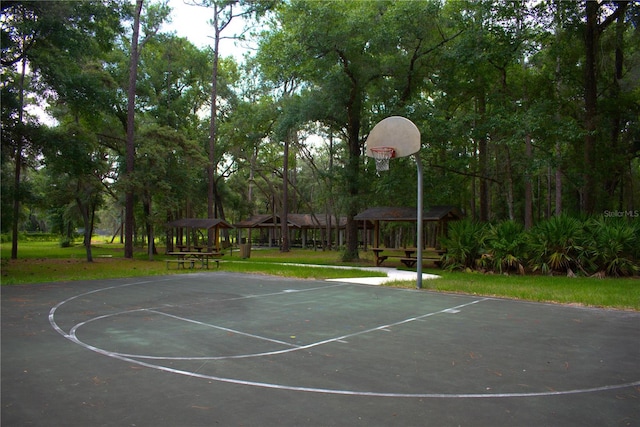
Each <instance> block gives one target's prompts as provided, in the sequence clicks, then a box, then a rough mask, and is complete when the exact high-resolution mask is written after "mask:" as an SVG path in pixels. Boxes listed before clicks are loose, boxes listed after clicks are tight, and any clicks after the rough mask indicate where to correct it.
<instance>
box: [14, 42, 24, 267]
mask: <svg viewBox="0 0 640 427" xmlns="http://www.w3.org/2000/svg"><path fill="white" fill-rule="evenodd" d="M22 44H23V46H24V45H25V44H26V40H25V39H24V37H23V39H22ZM26 74H27V58H26V57H24V58H22V64H21V67H20V88H19V95H18V96H19V99H20V100H19V104H20V105H19V107H18V122H19V123H20V124H21V125H22V124H23V123H22V122H23V120H24V80H25V75H26ZM22 132H23V131H22V130H20V132H19V133H18V140H17V141H16V155H15V158H16V170H15V171H14V182H13V224H12V228H11V259H17V258H18V225H19V224H20V199H21V194H20V192H21V190H20V174H21V172H22V149H23V146H24V135H23V133H22Z"/></svg>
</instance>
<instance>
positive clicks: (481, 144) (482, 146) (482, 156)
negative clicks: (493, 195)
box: [477, 89, 489, 221]
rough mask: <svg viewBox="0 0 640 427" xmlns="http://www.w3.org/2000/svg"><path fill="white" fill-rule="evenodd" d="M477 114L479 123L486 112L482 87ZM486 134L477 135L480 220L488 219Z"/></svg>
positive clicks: (485, 100)
mask: <svg viewBox="0 0 640 427" xmlns="http://www.w3.org/2000/svg"><path fill="white" fill-rule="evenodd" d="M477 101H478V104H477V108H478V116H479V118H480V123H483V122H484V120H485V115H486V113H487V99H486V97H485V93H484V89H482V93H481V94H480V96H478V100H477ZM488 145H489V142H488V141H487V136H486V135H479V136H478V161H479V167H480V170H479V175H480V221H489V180H488V179H487V178H488V176H489V153H488Z"/></svg>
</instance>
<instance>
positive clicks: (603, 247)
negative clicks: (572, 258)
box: [582, 217, 639, 277]
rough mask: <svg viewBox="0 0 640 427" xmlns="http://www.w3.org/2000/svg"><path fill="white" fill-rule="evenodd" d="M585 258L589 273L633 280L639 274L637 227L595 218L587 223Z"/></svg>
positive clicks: (625, 222) (635, 224) (623, 222)
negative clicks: (636, 253) (636, 254)
mask: <svg viewBox="0 0 640 427" xmlns="http://www.w3.org/2000/svg"><path fill="white" fill-rule="evenodd" d="M584 228H585V232H584V240H583V245H582V246H583V247H584V254H585V259H586V262H585V264H586V266H587V268H588V270H589V272H590V273H596V274H598V275H599V276H604V275H606V276H615V277H619V276H631V275H633V274H635V273H637V272H638V270H639V267H638V265H637V258H636V257H635V253H634V252H636V251H637V248H636V246H637V243H638V228H639V227H638V225H637V222H634V223H630V222H628V221H627V220H626V219H624V218H622V219H619V218H604V217H601V218H593V219H590V220H588V221H587V222H586V223H585V227H584Z"/></svg>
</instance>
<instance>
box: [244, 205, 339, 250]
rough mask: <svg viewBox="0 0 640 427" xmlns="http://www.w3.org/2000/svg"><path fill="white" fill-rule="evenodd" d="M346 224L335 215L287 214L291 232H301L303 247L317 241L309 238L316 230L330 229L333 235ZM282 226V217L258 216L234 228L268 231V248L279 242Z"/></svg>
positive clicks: (271, 215)
mask: <svg viewBox="0 0 640 427" xmlns="http://www.w3.org/2000/svg"><path fill="white" fill-rule="evenodd" d="M346 223H347V219H346V217H338V218H336V217H335V216H333V215H331V216H327V215H325V214H304V213H303V214H300V213H289V214H287V225H288V227H289V228H290V229H291V230H298V231H299V232H300V241H301V244H302V246H303V247H305V246H306V245H307V242H308V241H310V240H316V239H315V236H313V237H311V238H310V237H309V236H308V232H309V231H311V232H315V231H316V230H320V231H322V232H323V233H324V232H325V231H326V230H327V229H330V230H329V232H330V233H332V232H333V231H335V230H336V229H338V230H340V231H342V230H344V228H345V226H346ZM281 226H282V221H281V217H280V215H277V214H276V215H273V214H257V215H253V216H251V217H250V218H247V219H245V220H243V221H240V222H237V223H235V224H234V227H235V228H236V229H242V228H244V229H248V230H252V229H257V230H260V231H266V232H267V234H268V237H267V243H268V246H272V244H273V242H274V241H276V240H277V236H278V235H279V232H280V228H281ZM341 234H342V233H340V235H339V236H338V240H339V241H341V240H342V235H341ZM323 239H327V240H329V239H330V238H327V237H326V236H324V237H323Z"/></svg>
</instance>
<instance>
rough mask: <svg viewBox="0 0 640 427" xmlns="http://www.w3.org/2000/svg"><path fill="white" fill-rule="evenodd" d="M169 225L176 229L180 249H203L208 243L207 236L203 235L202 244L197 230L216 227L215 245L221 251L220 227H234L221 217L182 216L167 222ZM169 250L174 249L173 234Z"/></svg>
mask: <svg viewBox="0 0 640 427" xmlns="http://www.w3.org/2000/svg"><path fill="white" fill-rule="evenodd" d="M167 227H171V228H175V229H176V235H175V237H176V244H175V245H176V247H178V248H180V249H185V248H186V249H190V248H195V249H198V248H199V249H202V248H204V247H206V246H207V245H208V242H207V238H206V236H203V238H202V240H201V242H200V244H199V243H198V234H197V233H195V230H198V229H200V230H209V229H211V228H213V229H214V232H215V237H214V241H213V247H214V248H215V250H216V252H220V229H222V228H233V225H231V224H229V223H228V222H227V221H225V220H223V219H219V218H211V219H206V218H182V219H177V220H175V221H171V222H169V223H167ZM167 251H168V252H171V251H173V236H172V237H171V239H168V241H167Z"/></svg>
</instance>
